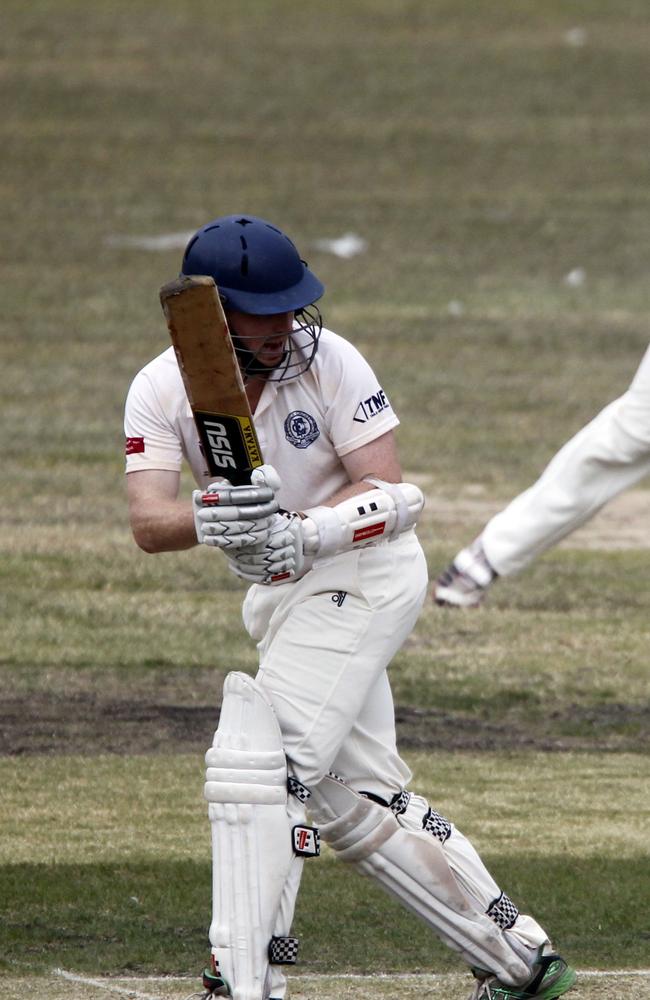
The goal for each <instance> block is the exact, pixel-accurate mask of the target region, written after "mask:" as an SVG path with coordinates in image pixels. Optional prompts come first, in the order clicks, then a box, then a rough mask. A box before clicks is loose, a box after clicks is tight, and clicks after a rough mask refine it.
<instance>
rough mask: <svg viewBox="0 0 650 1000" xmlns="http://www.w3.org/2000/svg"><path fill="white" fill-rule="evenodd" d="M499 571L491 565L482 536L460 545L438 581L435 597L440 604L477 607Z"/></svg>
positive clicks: (435, 587)
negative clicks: (466, 544)
mask: <svg viewBox="0 0 650 1000" xmlns="http://www.w3.org/2000/svg"><path fill="white" fill-rule="evenodd" d="M497 576H498V573H497V572H496V571H495V570H494V569H493V568H492V566H490V563H489V562H488V560H487V556H486V555H485V552H484V551H483V546H482V544H481V540H480V538H477V539H476V541H474V542H472V544H471V545H470V546H469V547H468V548H466V549H461V551H460V552H459V553H458V555H457V556H456V558H455V559H454V561H453V562H452V563H451V564H450V565H449V566H448V567H447V569H446V570H444V572H443V573H441V574H440V576H439V577H438V579H437V580H436V582H435V586H434V590H433V599H434V601H435V602H436V604H439V605H441V607H449V608H476V607H478V605H479V604H480V603H481V601H482V600H483V597H484V596H485V592H486V590H487V588H488V587H489V586H490V584H491V583H493V582H494V580H495V579H496V578H497Z"/></svg>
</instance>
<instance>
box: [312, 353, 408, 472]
mask: <svg viewBox="0 0 650 1000" xmlns="http://www.w3.org/2000/svg"><path fill="white" fill-rule="evenodd" d="M334 345H335V347H336V350H335V352H332V354H333V356H332V358H331V361H329V360H328V364H327V371H326V373H325V379H324V381H325V382H326V383H328V387H329V390H330V392H331V396H330V394H329V393H328V396H329V400H328V403H329V405H328V420H329V432H330V436H331V439H332V442H333V444H334V448H335V449H336V453H337V455H338V456H339V457H340V458H342V457H343V456H345V455H349V454H350V453H351V452H353V451H355V450H356V449H357V448H360V447H362V445H365V444H368V443H369V442H370V441H375V440H376V439H377V438H378V437H381V436H382V434H386V433H387V432H388V431H390V430H392V429H393V428H394V427H397V426H398V424H399V420H398V418H397V415H396V413H395V411H394V410H393V407H392V406H391V403H390V401H389V399H388V396H387V394H386V392H385V390H384V389H383V387H382V386H381V384H380V383H379V380H378V378H377V376H376V375H375V373H374V371H373V369H372V368H371V366H370V365H369V364H368V362H367V361H366V359H365V358H364V357H363V355H362V354H361V353H360V352H359V351H358V350H357V348H356V347H354V346H353V345H352V344H350V343H349V342H348V341H346V340H343V338H341V337H335V338H334Z"/></svg>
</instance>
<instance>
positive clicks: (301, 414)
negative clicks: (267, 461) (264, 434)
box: [284, 410, 320, 448]
mask: <svg viewBox="0 0 650 1000" xmlns="http://www.w3.org/2000/svg"><path fill="white" fill-rule="evenodd" d="M319 435H320V430H319V428H318V424H317V423H316V421H315V420H314V418H313V417H312V416H311V414H310V413H305V411H304V410H292V411H291V413H290V414H289V416H288V417H287V419H286V420H285V422H284V436H285V437H286V439H287V441H288V442H289V444H292V445H293V446H294V448H309V445H310V444H313V443H314V441H315V440H316V438H317V437H318V436H319Z"/></svg>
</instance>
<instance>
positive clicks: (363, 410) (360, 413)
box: [352, 386, 390, 424]
mask: <svg viewBox="0 0 650 1000" xmlns="http://www.w3.org/2000/svg"><path fill="white" fill-rule="evenodd" d="M389 406H390V403H389V402H388V400H387V398H386V393H385V392H384V390H383V389H382V388H381V386H379V387H378V388H377V392H374V393H373V394H372V396H368V398H367V399H362V400H361V402H360V403H359V405H358V406H357V408H356V410H355V411H354V416H353V417H352V419H353V420H354V421H355V423H357V424H365V423H367V422H368V421H369V420H371V419H372V418H373V417H376V416H377V414H378V413H381V411H382V410H387V409H388V407H389Z"/></svg>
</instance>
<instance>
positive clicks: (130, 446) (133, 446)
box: [125, 437, 144, 455]
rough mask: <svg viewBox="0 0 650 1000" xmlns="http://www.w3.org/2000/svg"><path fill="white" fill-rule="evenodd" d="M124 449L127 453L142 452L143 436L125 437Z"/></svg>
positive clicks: (136, 453)
mask: <svg viewBox="0 0 650 1000" xmlns="http://www.w3.org/2000/svg"><path fill="white" fill-rule="evenodd" d="M125 451H126V454H127V455H138V454H140V453H141V452H143V451H144V438H143V437H142V438H137V437H132V438H127V439H126V448H125Z"/></svg>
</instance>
